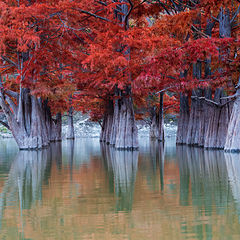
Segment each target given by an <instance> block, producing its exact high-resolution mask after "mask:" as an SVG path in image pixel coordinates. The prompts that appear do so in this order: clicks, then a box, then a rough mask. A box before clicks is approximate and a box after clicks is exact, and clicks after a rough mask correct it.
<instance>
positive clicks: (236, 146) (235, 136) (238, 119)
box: [224, 88, 240, 152]
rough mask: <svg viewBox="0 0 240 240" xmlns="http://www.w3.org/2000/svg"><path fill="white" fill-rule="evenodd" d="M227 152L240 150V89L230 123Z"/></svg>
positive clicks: (226, 145) (225, 148)
mask: <svg viewBox="0 0 240 240" xmlns="http://www.w3.org/2000/svg"><path fill="white" fill-rule="evenodd" d="M224 150H225V151H226V152H240V89H239V88H238V89H237V93H236V100H235V101H234V105H233V110H232V113H231V117H230V121H229V124H228V130H227V137H226V142H225V145H224Z"/></svg>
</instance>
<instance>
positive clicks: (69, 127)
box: [66, 107, 75, 139]
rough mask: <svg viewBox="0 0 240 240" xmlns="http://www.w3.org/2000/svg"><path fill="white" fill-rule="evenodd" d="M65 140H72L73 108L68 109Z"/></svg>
mask: <svg viewBox="0 0 240 240" xmlns="http://www.w3.org/2000/svg"><path fill="white" fill-rule="evenodd" d="M66 137H67V139H74V138H75V135H74V125H73V107H70V108H69V110H68V130H67V136H66Z"/></svg>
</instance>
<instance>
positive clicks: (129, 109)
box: [110, 86, 138, 150]
mask: <svg viewBox="0 0 240 240" xmlns="http://www.w3.org/2000/svg"><path fill="white" fill-rule="evenodd" d="M116 93H117V94H116V97H117V99H116V100H115V104H114V114H113V124H112V129H111V134H110V135H111V141H110V144H113V145H114V146H115V148H116V149H122V150H123V149H129V150H134V149H137V148H138V137H137V127H136V123H135V116H134V109H133V102H132V97H131V88H130V86H128V87H126V91H125V92H123V91H122V90H119V89H117V90H116Z"/></svg>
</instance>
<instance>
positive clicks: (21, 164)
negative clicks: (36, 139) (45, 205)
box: [0, 149, 54, 238]
mask: <svg viewBox="0 0 240 240" xmlns="http://www.w3.org/2000/svg"><path fill="white" fill-rule="evenodd" d="M51 150H52V149H51ZM51 150H42V151H20V152H19V153H18V154H17V156H16V159H15V161H13V163H12V165H11V168H10V171H9V174H8V180H7V181H6V182H5V184H4V186H3V188H2V192H1V197H0V212H1V216H0V221H1V223H2V219H3V216H4V209H5V208H8V207H11V206H12V205H13V203H14V202H16V199H18V204H17V205H19V208H20V222H21V229H20V231H21V234H20V235H21V238H23V233H24V230H23V229H24V222H23V210H24V209H30V208H31V207H32V205H33V204H35V202H36V201H40V200H42V183H43V181H44V178H45V176H46V174H45V173H46V169H48V163H49V161H50V158H51V157H53V155H54V154H53V153H54V151H51ZM51 153H52V155H50V154H51ZM5 215H6V214H5ZM1 225H2V224H1Z"/></svg>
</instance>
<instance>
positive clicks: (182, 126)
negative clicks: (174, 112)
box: [176, 93, 190, 144]
mask: <svg viewBox="0 0 240 240" xmlns="http://www.w3.org/2000/svg"><path fill="white" fill-rule="evenodd" d="M189 111H190V110H189V103H188V96H187V95H185V94H183V93H181V94H180V113H179V119H178V129H177V139H176V143H177V144H186V143H187V129H188V124H189V116H190V113H189Z"/></svg>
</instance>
